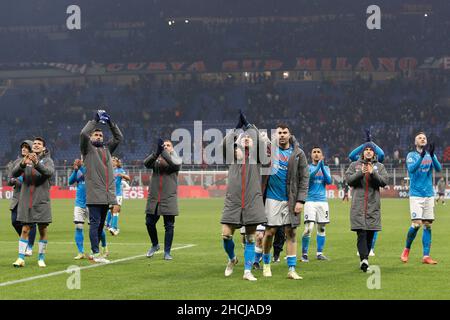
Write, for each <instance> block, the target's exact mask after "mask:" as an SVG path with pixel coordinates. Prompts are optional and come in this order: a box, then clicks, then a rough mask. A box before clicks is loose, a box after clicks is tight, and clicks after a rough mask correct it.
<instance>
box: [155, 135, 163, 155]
mask: <svg viewBox="0 0 450 320" xmlns="http://www.w3.org/2000/svg"><path fill="white" fill-rule="evenodd" d="M157 143H158V149H157V150H156V154H157V155H158V156H159V155H160V154H161V153H162V152H163V151H164V140H163V139H161V138H159V139H158V142H157Z"/></svg>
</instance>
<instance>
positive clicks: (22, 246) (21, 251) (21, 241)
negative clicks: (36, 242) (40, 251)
mask: <svg viewBox="0 0 450 320" xmlns="http://www.w3.org/2000/svg"><path fill="white" fill-rule="evenodd" d="M27 246H28V240H25V239H22V238H20V239H19V258H20V259H25V251H26V250H27Z"/></svg>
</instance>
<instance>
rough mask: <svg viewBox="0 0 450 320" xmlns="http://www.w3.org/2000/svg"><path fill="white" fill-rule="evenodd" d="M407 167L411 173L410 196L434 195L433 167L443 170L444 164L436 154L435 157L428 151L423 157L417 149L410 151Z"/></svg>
mask: <svg viewBox="0 0 450 320" xmlns="http://www.w3.org/2000/svg"><path fill="white" fill-rule="evenodd" d="M406 167H407V169H408V173H409V179H410V180H409V196H410V197H433V196H434V190H433V168H434V169H435V170H436V171H438V172H439V171H441V170H442V166H441V164H440V163H439V161H438V159H437V157H436V155H434V156H433V157H431V156H430V154H429V153H428V152H427V153H426V154H425V157H423V158H422V157H421V156H420V153H419V152H417V151H412V152H410V153H408V156H407V157H406Z"/></svg>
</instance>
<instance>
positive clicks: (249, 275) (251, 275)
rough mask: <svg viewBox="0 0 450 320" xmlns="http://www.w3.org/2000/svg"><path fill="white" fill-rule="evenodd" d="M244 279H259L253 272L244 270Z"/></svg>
mask: <svg viewBox="0 0 450 320" xmlns="http://www.w3.org/2000/svg"><path fill="white" fill-rule="evenodd" d="M242 279H244V280H248V281H256V280H258V279H256V278H255V276H254V275H253V274H252V273H251V272H244V276H243V277H242Z"/></svg>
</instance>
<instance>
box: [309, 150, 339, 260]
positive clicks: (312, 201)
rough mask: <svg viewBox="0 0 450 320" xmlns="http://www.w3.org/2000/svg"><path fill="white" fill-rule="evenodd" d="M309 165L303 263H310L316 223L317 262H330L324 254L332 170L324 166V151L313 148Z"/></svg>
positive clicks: (328, 220) (328, 218)
mask: <svg viewBox="0 0 450 320" xmlns="http://www.w3.org/2000/svg"><path fill="white" fill-rule="evenodd" d="M311 159H312V163H311V164H310V165H309V188H308V197H307V198H306V203H305V217H304V220H305V231H304V232H303V237H302V262H308V261H309V260H308V248H309V241H310V239H311V233H312V230H313V228H314V223H317V255H316V257H317V260H328V258H327V257H326V256H324V255H323V254H322V252H323V247H324V246H325V225H326V224H327V223H330V215H329V209H328V202H327V191H326V185H327V184H331V181H332V179H331V175H330V168H329V167H328V166H326V165H325V164H324V156H323V153H322V149H320V148H319V147H313V148H312V151H311Z"/></svg>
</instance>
